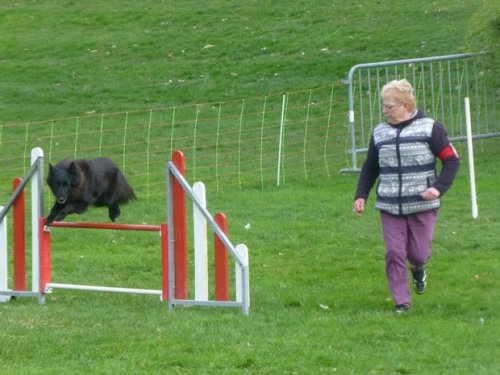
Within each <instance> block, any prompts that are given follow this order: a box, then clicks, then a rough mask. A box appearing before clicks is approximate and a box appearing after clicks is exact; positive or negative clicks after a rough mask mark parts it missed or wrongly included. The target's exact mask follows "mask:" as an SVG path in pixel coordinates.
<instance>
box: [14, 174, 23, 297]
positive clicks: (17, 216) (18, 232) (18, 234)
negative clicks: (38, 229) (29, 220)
mask: <svg viewBox="0 0 500 375" xmlns="http://www.w3.org/2000/svg"><path fill="white" fill-rule="evenodd" d="M22 182H23V179H22V178H20V177H16V178H15V179H14V180H13V182H12V188H13V191H15V190H16V189H17V187H18V186H19V185H20V184H21V183H22ZM25 205H26V204H25V194H24V190H21V192H20V193H19V196H18V197H17V199H16V200H15V201H14V203H13V205H12V210H13V211H12V218H13V223H12V231H13V232H14V238H13V240H12V244H13V247H14V252H13V263H14V290H15V291H26V214H25V212H26V211H25Z"/></svg>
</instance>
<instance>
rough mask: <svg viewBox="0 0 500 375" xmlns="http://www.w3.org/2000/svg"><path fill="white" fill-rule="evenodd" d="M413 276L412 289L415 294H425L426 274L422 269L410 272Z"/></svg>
mask: <svg viewBox="0 0 500 375" xmlns="http://www.w3.org/2000/svg"><path fill="white" fill-rule="evenodd" d="M411 273H412V274H413V288H414V289H415V292H416V293H417V294H422V293H423V292H425V286H426V285H427V274H426V273H425V270H424V269H423V268H421V269H419V270H415V271H411Z"/></svg>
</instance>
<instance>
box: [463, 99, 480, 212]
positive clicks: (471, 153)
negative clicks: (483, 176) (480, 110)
mask: <svg viewBox="0 0 500 375" xmlns="http://www.w3.org/2000/svg"><path fill="white" fill-rule="evenodd" d="M465 124H466V127H467V153H468V154H469V178H470V195H471V204H472V218H473V219H477V217H478V208H477V194H476V174H475V169H474V150H473V147H472V125H471V118H470V102H469V98H468V97H466V98H465Z"/></svg>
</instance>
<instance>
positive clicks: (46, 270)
mask: <svg viewBox="0 0 500 375" xmlns="http://www.w3.org/2000/svg"><path fill="white" fill-rule="evenodd" d="M38 233H39V239H40V243H39V246H40V257H39V261H40V293H45V286H46V285H47V283H50V281H51V279H52V270H51V265H50V230H48V229H46V228H45V218H44V217H41V218H40V220H39V229H38Z"/></svg>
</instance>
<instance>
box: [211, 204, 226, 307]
mask: <svg viewBox="0 0 500 375" xmlns="http://www.w3.org/2000/svg"><path fill="white" fill-rule="evenodd" d="M214 220H215V222H216V223H217V225H218V226H219V227H220V229H221V230H222V232H224V234H226V235H227V220H226V215H224V214H223V213H221V212H218V213H216V214H215V216H214ZM214 246H215V249H214V257H215V300H216V301H229V276H228V267H227V250H226V247H225V246H224V244H223V243H222V241H221V240H220V239H219V237H218V236H217V233H215V234H214Z"/></svg>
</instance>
